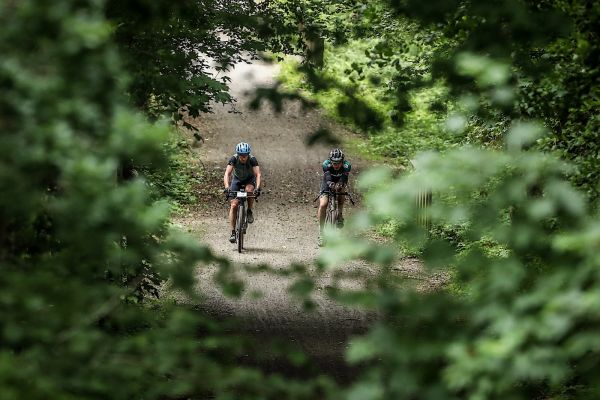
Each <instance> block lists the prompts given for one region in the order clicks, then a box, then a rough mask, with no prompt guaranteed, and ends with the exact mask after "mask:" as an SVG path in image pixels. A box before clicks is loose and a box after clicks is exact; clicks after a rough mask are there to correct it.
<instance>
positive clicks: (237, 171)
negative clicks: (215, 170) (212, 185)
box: [227, 154, 258, 181]
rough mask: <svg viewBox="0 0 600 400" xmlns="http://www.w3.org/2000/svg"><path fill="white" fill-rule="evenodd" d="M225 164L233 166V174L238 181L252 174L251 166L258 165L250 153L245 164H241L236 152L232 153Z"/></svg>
mask: <svg viewBox="0 0 600 400" xmlns="http://www.w3.org/2000/svg"><path fill="white" fill-rule="evenodd" d="M227 164H228V165H232V166H233V176H235V177H236V178H237V179H239V180H240V181H243V180H245V179H248V178H250V177H251V176H253V175H254V171H253V170H252V168H254V167H256V166H258V161H257V160H256V157H254V156H253V155H252V154H250V157H248V161H246V163H245V164H242V163H241V162H240V159H239V158H238V156H237V154H234V155H233V156H231V158H230V159H229V161H228V162H227Z"/></svg>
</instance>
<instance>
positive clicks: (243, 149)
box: [235, 142, 251, 155]
mask: <svg viewBox="0 0 600 400" xmlns="http://www.w3.org/2000/svg"><path fill="white" fill-rule="evenodd" d="M250 150H251V149H250V145H249V144H248V143H246V142H240V143H238V144H237V146H235V152H236V153H237V154H241V155H247V154H250Z"/></svg>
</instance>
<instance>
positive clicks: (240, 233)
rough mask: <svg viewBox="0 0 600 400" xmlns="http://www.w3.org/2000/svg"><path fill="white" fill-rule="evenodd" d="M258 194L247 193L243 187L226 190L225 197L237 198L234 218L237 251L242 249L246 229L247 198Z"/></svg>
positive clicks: (228, 198)
mask: <svg viewBox="0 0 600 400" xmlns="http://www.w3.org/2000/svg"><path fill="white" fill-rule="evenodd" d="M257 198H258V195H255V194H254V193H248V192H246V190H245V189H244V188H241V189H240V190H238V191H237V192H236V191H227V193H226V199H227V200H230V199H236V200H238V202H239V203H238V209H237V217H236V219H235V240H236V242H237V249H238V253H241V252H242V250H243V249H244V235H245V234H246V230H247V229H248V203H247V201H248V199H257Z"/></svg>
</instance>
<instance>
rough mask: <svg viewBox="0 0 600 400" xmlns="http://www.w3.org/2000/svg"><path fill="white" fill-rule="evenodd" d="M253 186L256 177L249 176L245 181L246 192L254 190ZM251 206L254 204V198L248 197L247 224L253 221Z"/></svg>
mask: <svg viewBox="0 0 600 400" xmlns="http://www.w3.org/2000/svg"><path fill="white" fill-rule="evenodd" d="M255 187H256V177H255V176H252V178H250V179H248V180H247V181H246V192H248V193H252V192H253V191H254V188H255ZM253 206H254V199H251V198H248V215H247V220H248V223H249V224H251V223H253V222H254V213H253Z"/></svg>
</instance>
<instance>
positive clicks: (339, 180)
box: [317, 148, 352, 246]
mask: <svg viewBox="0 0 600 400" xmlns="http://www.w3.org/2000/svg"><path fill="white" fill-rule="evenodd" d="M322 167H323V181H322V183H321V192H320V193H321V196H320V199H319V209H318V210H317V217H318V218H319V246H321V245H322V244H323V241H322V239H321V232H322V231H323V225H324V224H325V213H326V210H327V203H328V202H329V194H330V193H331V191H337V192H343V191H344V188H345V187H346V186H347V185H348V177H349V175H350V170H351V169H352V165H351V164H350V162H349V161H348V160H346V159H345V156H344V152H343V151H342V150H341V149H337V148H336V149H333V150H331V151H330V152H329V158H327V159H326V160H325V161H323V164H322ZM344 200H345V198H344V196H338V210H339V212H340V219H339V223H338V224H339V226H340V227H341V226H343V225H344V219H343V216H342V212H343V211H344Z"/></svg>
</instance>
